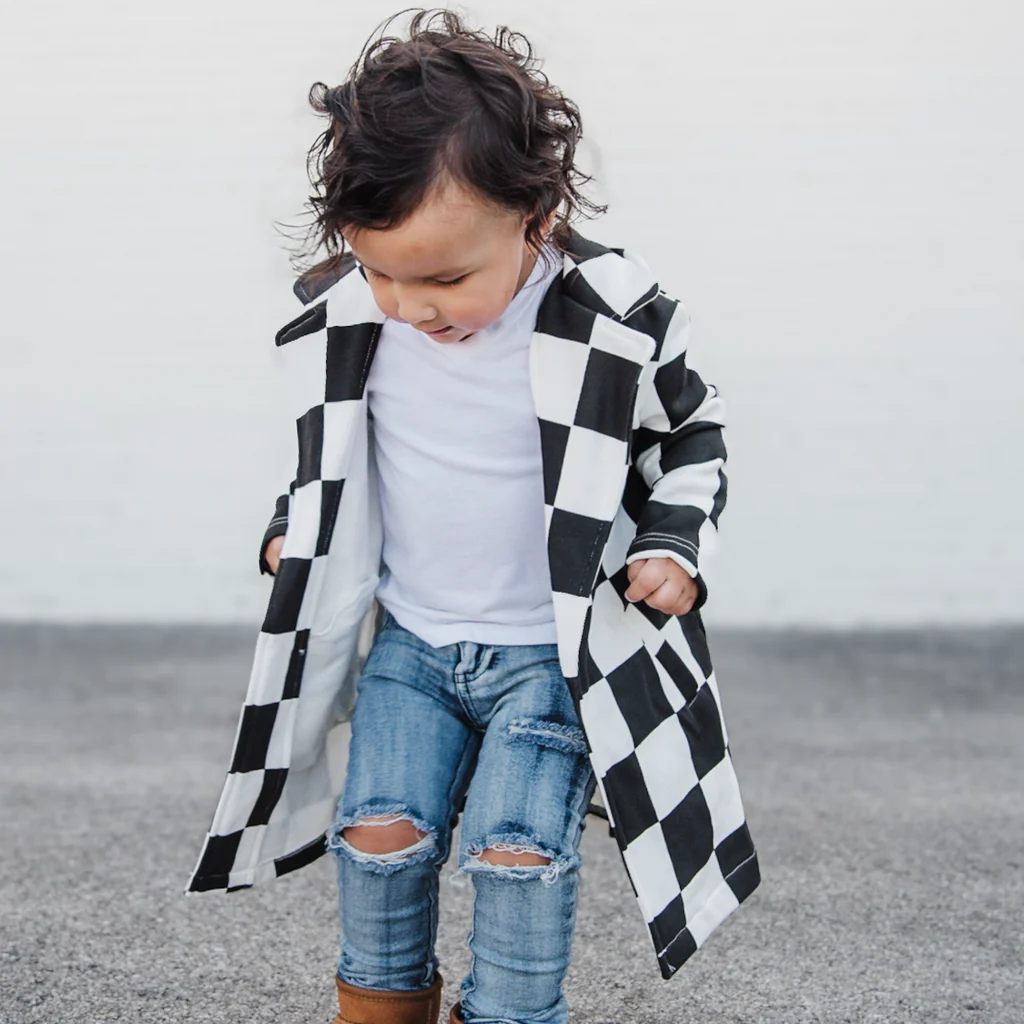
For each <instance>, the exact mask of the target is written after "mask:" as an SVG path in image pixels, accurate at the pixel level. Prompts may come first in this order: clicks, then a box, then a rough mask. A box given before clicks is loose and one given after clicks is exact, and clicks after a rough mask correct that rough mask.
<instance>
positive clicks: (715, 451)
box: [626, 296, 726, 608]
mask: <svg viewBox="0 0 1024 1024" xmlns="http://www.w3.org/2000/svg"><path fill="white" fill-rule="evenodd" d="M659 298H660V300H661V302H662V303H667V304H668V305H667V307H663V308H667V309H668V310H669V311H670V312H668V314H667V317H668V322H667V326H666V328H665V334H664V338H663V340H662V343H661V347H660V350H659V351H658V353H657V356H656V359H655V360H654V364H653V366H654V368H653V372H652V373H651V379H650V380H649V386H648V387H647V388H646V390H645V391H643V392H641V393H640V395H639V396H638V410H637V427H636V430H635V431H634V435H633V445H632V452H631V454H632V461H633V464H634V466H635V467H636V469H637V470H638V471H639V473H640V474H641V475H642V476H643V479H644V482H645V483H646V484H647V486H648V488H650V496H649V497H648V499H647V501H646V503H645V504H644V506H643V507H642V509H641V512H640V516H639V520H638V522H637V530H636V537H635V538H634V539H633V541H632V543H631V544H630V546H629V549H628V551H627V552H626V563H627V564H629V563H630V562H635V561H637V560H638V559H640V558H670V559H672V560H673V561H674V562H676V563H677V564H678V565H680V566H681V567H682V568H683V569H685V570H686V572H687V573H689V575H690V576H692V577H693V578H694V579H695V580H696V583H697V590H698V596H697V600H696V602H695V603H694V608H700V607H701V606H702V605H703V604H704V602H705V601H706V600H707V586H706V585H705V583H704V579H703V577H702V575H701V567H702V565H704V564H706V561H707V558H708V556H709V555H710V554H711V553H712V552H713V550H714V548H715V547H716V544H717V539H718V517H719V516H720V515H721V512H722V508H723V507H724V505H725V499H726V476H725V472H724V466H725V460H726V451H725V442H724V440H723V438H722V430H723V427H724V425H725V415H724V414H725V407H724V403H723V402H722V399H721V398H720V397H719V394H718V389H717V388H715V387H714V385H711V384H705V383H704V381H702V380H701V378H700V377H699V376H698V374H697V373H696V372H695V371H694V370H693V369H692V368H691V367H690V366H688V365H687V360H686V354H687V345H688V342H689V337H690V319H689V316H688V315H687V312H686V309H685V307H684V306H683V305H682V304H681V303H679V302H678V301H676V300H671V299H667V297H665V296H660V297H659Z"/></svg>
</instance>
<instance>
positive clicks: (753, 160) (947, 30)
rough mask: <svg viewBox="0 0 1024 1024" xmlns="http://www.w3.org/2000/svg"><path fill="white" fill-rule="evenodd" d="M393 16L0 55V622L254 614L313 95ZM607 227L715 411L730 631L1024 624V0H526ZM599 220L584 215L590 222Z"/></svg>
mask: <svg viewBox="0 0 1024 1024" xmlns="http://www.w3.org/2000/svg"><path fill="white" fill-rule="evenodd" d="M393 10H394V8H393V7H392V6H391V4H385V3H383V2H381V0H370V2H363V3H360V4H352V3H339V2H334V3H328V2H324V0H307V2H306V3H305V4H304V5H303V6H302V8H301V13H300V9H299V8H287V7H286V6H284V5H281V4H278V3H269V2H265V0H264V2H252V0H250V2H248V3H242V2H241V0H220V2H214V3H210V2H206V3H198V2H196V0H179V2H178V3H177V4H175V5H172V6H171V7H170V8H166V9H163V8H157V7H156V6H155V5H149V4H139V3H137V2H133V3H129V2H127V0H107V2H106V3H104V4H102V5H97V4H81V3H71V2H70V0H57V2H52V3H46V4H42V3H40V4H35V5H21V9H20V10H19V11H18V12H17V13H16V14H14V15H9V16H8V18H7V19H6V24H5V32H4V36H3V40H2V42H0V117H2V128H3V133H2V137H0V151H2V160H3V166H4V172H3V173H4V179H3V181H4V187H3V189H2V191H0V196H2V203H3V207H2V213H3V221H2V223H3V228H4V230H3V234H2V240H0V247H2V248H0V265H2V270H3V273H2V277H0V289H2V295H0V298H2V302H3V307H2V308H3V319H2V328H0V339H2V341H0V343H2V373H0V403H2V404H0V429H2V431H3V445H2V448H0V496H2V501H0V535H2V536H3V537H4V538H5V540H6V545H5V550H4V554H3V557H2V558H0V616H5V617H13V618H40V617H42V618H56V619H75V620H80V619H142V620H145V619H152V620H170V619H176V620H195V619H208V620H245V621H257V620H258V619H259V616H260V614H261V611H262V608H263V605H264V603H265V601H266V597H267V594H268V592H269V580H268V579H266V578H260V577H259V576H258V574H257V572H256V561H255V559H256V547H257V543H258V540H259V538H260V536H261V534H262V530H263V526H264V522H265V519H266V518H267V516H268V515H269V513H270V510H271V507H272V502H273V498H274V496H275V495H276V494H277V493H278V492H279V491H280V490H281V489H282V487H283V486H284V484H285V483H286V480H282V479H281V478H280V473H279V471H278V468H279V463H280V455H281V453H282V451H284V450H285V446H286V444H287V439H286V438H285V437H284V436H283V431H284V430H286V429H287V427H286V426H285V425H284V423H283V420H282V419H281V407H280V406H279V404H278V403H277V400H276V393H275V388H276V382H275V380H274V379H273V376H272V370H271V358H270V356H271V349H272V346H273V341H272V339H273V334H274V331H275V330H276V328H277V327H278V326H280V325H281V324H282V323H284V322H285V321H286V320H288V319H290V318H291V317H292V316H293V315H294V314H295V313H296V312H297V311H298V304H297V302H296V300H295V299H294V298H293V297H292V295H291V293H290V269H289V266H288V262H287V258H286V253H285V251H284V249H283V248H282V247H281V246H282V240H281V239H280V237H279V236H278V235H277V234H276V233H275V231H274V229H273V227H272V221H274V220H275V219H278V220H287V219H289V218H293V217H294V216H295V215H297V214H298V213H300V212H301V209H302V204H303V202H304V199H305V195H306V182H305V178H304V166H303V159H304V154H305V150H306V147H307V146H308V145H309V143H310V142H311V141H312V139H313V138H314V136H315V135H316V134H317V133H318V132H319V130H320V127H321V126H320V123H319V122H317V121H316V119H315V118H314V117H313V115H312V113H310V112H308V111H307V108H306V105H305V97H306V92H307V89H308V87H309V85H310V84H311V83H312V82H313V81H314V80H315V79H317V78H322V79H324V80H327V81H330V82H334V81H337V80H340V78H341V77H343V75H344V72H345V70H346V69H347V67H348V65H349V63H350V62H351V60H352V59H353V57H354V56H355V54H356V52H357V51H358V48H359V45H360V44H361V42H362V40H363V39H364V37H365V36H366V35H367V33H368V32H369V31H370V30H371V29H372V27H373V26H374V25H375V24H376V23H377V21H379V20H380V19H381V18H382V17H384V16H385V15H387V14H389V13H391V12H392V11H393ZM470 10H471V11H473V12H475V14H476V15H477V16H478V18H479V19H480V20H481V21H483V22H484V23H487V24H493V23H494V22H495V21H506V22H509V23H511V24H512V25H513V26H514V27H519V28H521V29H522V30H523V31H525V32H527V33H528V34H529V35H530V36H531V37H532V38H533V40H534V42H535V44H536V45H537V47H538V49H539V50H540V51H541V52H542V53H543V54H545V55H546V57H547V70H548V72H549V74H550V76H551V77H552V79H553V80H554V81H555V82H556V83H558V84H560V85H561V86H562V88H563V89H564V90H565V91H566V92H567V93H568V94H569V95H570V96H572V97H573V98H574V99H576V101H577V102H578V103H579V104H580V106H581V108H582V110H583V113H584V118H585V124H586V128H587V132H588V138H589V140H590V144H589V146H588V153H589V158H590V159H591V160H592V161H596V163H597V166H598V169H599V174H600V179H601V188H600V191H599V193H598V195H599V196H601V197H603V198H605V199H606V200H608V201H610V202H611V204H612V211H611V212H610V213H609V215H608V216H607V217H606V218H604V219H603V220H602V221H601V222H600V223H598V224H596V225H593V226H591V227H590V228H589V233H591V234H592V235H593V236H594V237H596V238H598V239H600V240H602V241H605V242H609V243H612V244H617V245H626V246H628V247H630V248H633V249H635V250H637V251H638V252H640V253H642V254H643V255H644V256H645V258H646V259H647V260H648V262H649V263H650V264H651V265H652V266H653V267H654V268H655V269H656V270H657V271H658V273H659V275H660V277H661V280H662V282H663V285H664V287H666V288H667V289H668V291H669V292H670V293H672V294H675V295H678V296H679V297H681V298H682V299H684V301H685V302H686V303H687V305H688V307H689V309H690V311H691V313H692V315H693V318H694V321H695V334H694V346H693V349H692V353H693V363H694V365H695V366H696V367H697V368H698V369H699V370H700V371H701V372H702V374H703V375H704V376H705V377H706V378H708V379H710V380H712V381H714V382H715V383H717V384H718V385H719V386H720V387H721V389H722V391H723V393H724V395H725V397H726V398H727V400H728V402H729V407H730V411H731V426H730V429H729V433H728V440H729V445H730V453H731V474H730V479H731V496H730V497H731V500H730V505H729V508H728V509H727V510H726V513H725V515H724V517H723V520H722V526H723V544H722V553H721V556H720V559H719V571H718V573H717V575H716V577H715V583H714V595H713V601H712V607H711V615H712V617H713V618H715V619H717V620H718V621H721V622H730V623H743V624H782V623H806V624H819V623H820V624H840V625H843V624H856V623H882V624H889V623H916V622H950V623H959V622H964V621H972V622H974V621H988V620H998V619H1020V618H1021V617H1022V616H1024V596H1022V593H1024V587H1022V585H1021V581H1022V579H1024V541H1022V539H1021V531H1020V528H1019V525H1018V523H1019V521H1020V515H1019V512H1018V509H1017V507H1016V502H1019V500H1020V499H1021V497H1022V487H1021V484H1020V482H1019V481H1018V479H1017V474H1018V472H1019V471H1020V467H1021V463H1022V459H1021V453H1022V447H1024V446H1022V437H1024V401H1022V400H1021V397H1020V394H1019V392H1020V389H1021V370H1022V368H1024V367H1022V363H1024V356H1022V340H1024V339H1022V337H1021V334H1022V331H1021V328H1022V326H1024V298H1022V295H1024V290H1022V287H1021V285H1022V281H1024V232H1022V228H1024V198H1022V190H1021V186H1020V183H1021V182H1022V181H1024V130H1022V125H1024V119H1022V101H1024V70H1022V68H1024V64H1022V62H1020V61H1019V60H1018V50H1019V39H1020V33H1021V29H1022V27H1024V17H1022V15H1021V14H1020V13H1019V8H1018V7H1017V5H1014V4H1011V3H1009V2H1001V3H997V2H992V0H982V2H979V3H976V4H974V5H967V4H960V5H953V4H951V3H949V2H945V3H943V2H941V0H940V2H939V3H936V2H934V0H933V2H930V3H925V2H922V0H912V2H910V0H904V2H897V3H893V2H891V0H890V2H885V3H883V2H881V0H862V2H860V3H858V4H846V5H835V4H822V3H820V2H813V0H803V2H799V0H782V2H776V3H772V4H764V3H758V2H755V0H743V2H732V3H730V2H717V3H713V4H712V3H695V2H681V3H678V2H677V3H672V4H669V3H667V2H662V3H653V2H650V0H634V2H631V3H629V4H623V3H610V2H606V0H602V2H595V0H589V2H582V0H573V2H561V3H558V4H550V3H540V2H538V0H520V2H517V3H515V4H512V3H505V4H501V3H497V2H487V3H479V4H476V5H475V6H474V7H472V8H470ZM585 231H586V229H585Z"/></svg>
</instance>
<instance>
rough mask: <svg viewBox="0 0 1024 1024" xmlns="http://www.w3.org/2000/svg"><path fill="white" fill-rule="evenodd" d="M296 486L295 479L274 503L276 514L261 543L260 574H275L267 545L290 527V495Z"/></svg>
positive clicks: (271, 519)
mask: <svg viewBox="0 0 1024 1024" xmlns="http://www.w3.org/2000/svg"><path fill="white" fill-rule="evenodd" d="M294 486H295V483H294V481H293V482H292V484H291V485H290V486H289V488H288V493H286V494H282V495H281V496H280V497H279V498H278V499H277V501H276V503H275V504H274V514H273V515H272V516H271V517H270V522H269V523H267V528H266V530H265V531H264V533H263V542H262V543H261V544H260V574H261V575H268V574H269V575H270V576H273V575H274V573H273V572H272V571H271V568H270V563H269V562H268V561H267V545H268V544H269V543H270V542H271V541H272V540H273V539H274V538H275V537H280V536H281V535H282V534H283V533H285V531H287V529H288V496H289V494H290V493H291V490H292V488H293V487H294Z"/></svg>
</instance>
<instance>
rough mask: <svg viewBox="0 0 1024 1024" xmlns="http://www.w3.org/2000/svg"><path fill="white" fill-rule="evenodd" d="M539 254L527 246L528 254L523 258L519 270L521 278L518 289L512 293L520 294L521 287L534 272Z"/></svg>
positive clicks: (517, 283)
mask: <svg viewBox="0 0 1024 1024" xmlns="http://www.w3.org/2000/svg"><path fill="white" fill-rule="evenodd" d="M537 259H538V254H537V252H536V251H535V250H533V249H531V248H529V247H528V246H527V247H526V255H525V256H524V258H523V266H522V269H521V270H520V271H519V280H518V281H517V282H516V290H515V291H514V292H513V293H512V294H513V295H518V294H519V291H520V289H521V288H522V287H523V285H524V284H526V279H527V278H528V277H529V276H530V274H532V273H533V268H534V266H535V265H536V263H537Z"/></svg>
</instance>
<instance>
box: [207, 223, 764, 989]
mask: <svg viewBox="0 0 1024 1024" xmlns="http://www.w3.org/2000/svg"><path fill="white" fill-rule="evenodd" d="M567 249H568V251H567V252H566V253H565V254H564V257H563V267H562V273H561V275H560V276H558V277H556V278H555V280H554V282H553V283H552V284H551V286H550V287H549V289H548V291H547V293H546V295H545V297H544V299H543V302H542V304H541V306H540V309H539V311H538V315H537V322H536V325H535V329H534V333H533V337H532V339H531V346H530V380H531V388H532V391H533V397H534V402H535V408H536V413H537V419H538V424H539V430H540V440H541V448H542V456H543V469H544V507H545V521H546V528H547V545H548V556H549V563H550V570H551V588H552V594H553V599H554V610H555V623H556V629H557V637H558V651H559V657H560V662H561V668H562V672H563V674H564V676H565V680H566V683H567V684H568V686H569V689H570V691H571V693H572V696H573V699H574V701H575V703H576V706H577V709H578V712H579V715H580V720H581V722H582V725H583V730H584V732H585V734H586V739H587V745H588V748H589V756H590V761H591V763H592V765H593V768H594V771H595V773H596V775H597V778H598V781H599V788H600V792H601V796H602V799H603V802H604V806H605V808H606V810H607V814H608V820H609V826H610V832H611V833H612V834H613V835H614V837H615V839H616V840H617V842H618V846H619V850H620V851H621V854H622V859H623V862H624V864H625V867H626V870H627V872H628V874H629V878H630V880H631V882H632V885H633V888H634V890H635V892H636V897H637V900H638V902H639V904H640V909H641V911H642V912H643V915H644V918H645V920H646V922H647V925H648V927H649V929H650V934H651V938H652V939H653V942H654V947H655V951H656V953H657V957H658V963H659V965H660V967H661V972H662V974H663V976H664V977H666V978H667V977H670V976H671V975H672V974H673V973H674V972H675V971H676V970H677V969H678V968H679V967H680V966H681V965H682V964H683V963H684V962H685V961H686V960H687V958H688V957H689V956H690V955H691V954H692V953H693V952H694V951H695V950H696V949H697V948H698V947H699V946H700V945H701V944H702V943H703V942H704V940H705V939H706V938H707V937H708V935H709V934H710V933H711V932H712V931H713V930H714V928H715V927H716V926H717V925H718V924H719V923H720V922H721V921H722V920H723V919H724V918H725V917H726V916H727V915H728V914H729V913H731V912H732V911H733V910H734V909H735V908H736V907H737V906H738V905H739V903H740V902H741V901H742V900H744V899H745V898H746V897H747V896H749V895H750V893H751V892H752V891H753V890H754V888H755V887H756V886H757V884H758V881H759V873H758V867H757V857H756V854H755V851H754V847H753V844H752V842H751V838H750V834H749V832H748V830H747V826H746V823H745V818H744V813H743V806H742V803H741V800H740V793H739V788H738V785H737V781H736V776H735V774H734V772H733V765H732V760H731V757H730V752H729V744H728V738H727V735H726V730H725V723H724V720H723V718H722V712H721V704H720V700H719V693H718V685H717V683H716V680H715V675H714V672H713V670H712V666H711V660H710V658H709V656H708V646H707V641H706V638H705V632H704V626H703V624H702V621H701V616H700V611H699V609H700V607H701V605H703V603H704V601H705V599H706V597H707V590H706V588H705V585H704V581H703V579H702V577H701V574H700V566H701V559H702V558H703V557H704V556H705V555H706V554H707V552H708V551H709V549H710V548H711V547H712V546H713V543H714V540H715V538H716V534H717V525H718V517H719V513H720V512H721V510H722V506H723V505H724V503H725V494H726V480H725V475H724V473H723V464H724V462H725V455H726V453H725V447H724V445H723V442H722V412H723V409H722V402H721V400H720V398H719V396H718V393H717V391H716V390H715V388H714V387H711V386H708V385H705V384H704V383H703V382H702V381H701V380H700V378H699V377H698V376H697V374H696V373H694V372H693V370H692V369H690V368H689V367H688V366H687V365H686V361H685V353H686V345H687V338H688V327H689V323H688V318H687V315H686V311H685V310H684V308H683V307H682V305H680V304H679V303H678V302H677V301H675V300H673V299H671V298H669V297H668V296H667V295H666V294H665V293H664V292H663V291H661V290H660V289H659V287H658V284H657V282H656V281H655V279H654V278H653V277H652V275H651V272H650V270H649V269H648V268H647V266H646V265H645V264H644V263H643V262H642V261H641V260H639V259H637V258H636V257H635V256H633V255H631V254H630V253H628V252H624V251H622V250H617V249H606V248H604V247H602V246H600V245H597V244H595V243H593V242H591V241H588V240H587V239H584V238H582V237H581V236H580V235H578V234H575V233H574V235H573V237H572V240H571V243H570V245H569V246H568V247H567ZM352 266H353V265H352V264H351V263H350V264H349V265H348V266H346V267H344V268H343V269H342V272H341V276H340V277H339V276H337V275H335V277H334V279H332V280H331V281H328V282H326V284H325V283H323V282H321V285H320V290H319V291H316V290H312V291H303V287H308V286H304V285H303V283H302V282H300V283H299V284H298V285H297V286H296V291H297V293H298V294H299V295H300V298H303V299H304V300H306V302H305V308H304V309H303V311H302V313H301V314H300V315H299V316H298V317H297V318H296V319H295V320H293V321H292V322H291V323H289V324H287V325H285V327H283V328H282V329H281V331H280V332H279V333H278V334H277V337H276V342H277V348H276V352H277V353H278V356H279V358H280V360H281V363H282V364H283V365H282V368H283V371H284V376H285V379H286V382H287V393H288V396H289V397H288V400H289V401H290V403H291V412H292V414H293V415H294V418H295V422H296V427H297V436H298V460H297V470H296V473H295V479H294V481H293V482H292V484H291V486H290V487H289V489H288V493H287V494H285V495H282V497H281V498H279V499H278V503H277V509H276V511H275V515H274V518H273V519H272V520H271V524H270V526H269V527H268V530H267V534H266V536H265V537H264V545H265V544H266V541H267V539H269V537H271V536H274V535H275V534H284V538H285V539H284V546H283V549H282V552H281V561H280V565H279V567H278V571H277V574H276V576H275V577H274V581H273V588H272V591H271V595H270V601H269V605H268V608H267V612H266V616H265V619H264V621H263V625H262V627H261V631H260V634H259V638H258V640H257V642H256V651H255V657H254V660H253V666H252V673H251V677H250V680H249V688H248V692H247V694H246V697H245V702H244V705H243V707H242V711H241V716H240V719H239V723H238V729H237V733H236V736H235V743H234V752H233V755H232V759H231V766H230V769H229V772H228V776H227V780H226V782H225V785H224V789H223V791H222V794H221V797H220V801H219V803H218V805H217V809H216V812H215V814H214V819H213V824H212V825H211V827H210V831H209V834H208V835H207V837H206V841H205V843H204V845H203V849H202V852H201V854H200V857H199V862H198V864H197V866H196V868H195V871H194V873H193V875H192V877H191V879H190V881H189V884H188V889H187V891H189V892H197V891H201V890H208V889H226V890H234V889H240V888H246V887H249V886H252V885H253V884H255V883H257V882H260V881H263V880H265V879H268V878H273V877H276V876H277V875H282V874H285V873H286V872H289V871H293V870H295V869H296V868H299V867H302V866H303V865H305V864H308V863H309V862H310V861H312V860H314V859H315V858H317V857H319V856H321V855H322V854H323V853H324V851H325V843H324V832H325V829H326V828H327V827H328V826H329V825H330V823H331V822H332V820H333V817H334V813H335V808H336V804H337V801H338V799H339V797H340V794H341V790H342V784H343V778H344V771H345V755H346V749H345V730H344V729H340V728H338V726H339V724H340V723H342V722H344V721H346V720H347V719H348V718H349V717H351V713H352V708H353V705H354V702H355V697H356V683H357V681H358V675H359V670H360V668H361V665H362V663H363V660H364V659H365V656H366V653H367V651H368V649H369V646H370V643H371V642H372V639H373V636H374V634H375V631H376V628H377V626H378V624H379V615H378V612H379V608H378V606H377V604H376V602H375V600H374V591H375V588H376V585H377V582H378V579H379V571H380V558H381V545H382V541H383V537H382V528H381V521H380V507H379V498H378V492H377V485H376V477H375V472H376V468H375V463H374V458H373V440H372V422H371V421H370V420H369V418H368V416H367V399H366V392H365V385H366V378H367V374H368V372H369V369H370V362H371V360H372V358H373V354H374V351H375V348H376V345H377V342H378V339H379V337H380V333H381V326H382V323H383V320H384V316H383V314H382V313H381V312H380V310H379V309H378V308H377V306H376V304H375V302H374V300H373V296H372V294H371V291H370V288H369V285H368V284H367V282H366V280H365V276H364V275H363V273H362V268H358V270H359V273H348V272H346V271H348V270H351V269H352ZM649 557H665V558H670V559H672V560H674V561H675V562H677V563H678V564H679V565H681V566H682V567H683V568H684V569H685V570H686V571H687V572H688V573H689V574H690V575H691V576H693V577H694V578H695V579H696V582H697V585H698V592H699V596H698V599H697V603H696V605H695V607H694V609H693V610H692V611H690V612H689V613H688V614H686V615H682V616H673V615H666V614H664V613H662V612H658V611H656V610H654V609H652V608H650V607H648V606H647V605H646V604H644V603H643V602H640V603H637V604H633V603H630V602H627V601H626V600H625V598H624V596H623V595H624V593H625V590H626V588H627V587H628V585H629V583H628V579H627V575H626V566H627V564H628V563H629V562H630V561H633V560H635V559H638V558H649ZM260 568H261V570H262V571H264V572H267V571H269V567H268V566H267V564H266V562H265V561H264V559H263V555H262V549H261V556H260Z"/></svg>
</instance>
